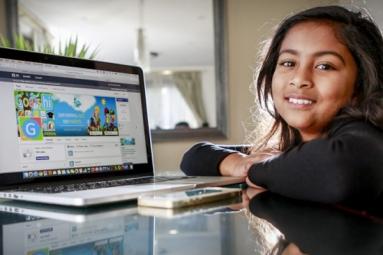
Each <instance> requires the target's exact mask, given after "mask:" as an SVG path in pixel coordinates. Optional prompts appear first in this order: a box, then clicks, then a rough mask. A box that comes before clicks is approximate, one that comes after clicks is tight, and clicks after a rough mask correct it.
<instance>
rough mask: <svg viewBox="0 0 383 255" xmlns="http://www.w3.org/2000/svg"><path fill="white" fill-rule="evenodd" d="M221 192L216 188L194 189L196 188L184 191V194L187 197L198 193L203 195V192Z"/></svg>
mask: <svg viewBox="0 0 383 255" xmlns="http://www.w3.org/2000/svg"><path fill="white" fill-rule="evenodd" d="M219 192H222V191H221V190H218V189H196V190H188V191H185V194H186V195H187V196H188V197H193V196H198V195H204V194H210V193H219Z"/></svg>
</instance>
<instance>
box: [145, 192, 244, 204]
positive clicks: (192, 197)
mask: <svg viewBox="0 0 383 255" xmlns="http://www.w3.org/2000/svg"><path fill="white" fill-rule="evenodd" d="M240 195H241V189H238V188H222V187H209V188H198V189H190V190H185V191H177V192H172V193H160V194H148V195H143V196H140V197H139V198H138V206H149V207H160V208H179V207H185V206H192V205H197V204H203V203H209V202H214V201H218V200H223V199H228V198H232V197H236V196H240Z"/></svg>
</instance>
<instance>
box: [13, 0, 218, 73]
mask: <svg viewBox="0 0 383 255" xmlns="http://www.w3.org/2000/svg"><path fill="white" fill-rule="evenodd" d="M19 3H20V4H21V5H22V6H23V8H24V9H26V10H27V11H28V12H30V13H31V14H32V15H33V16H34V17H35V18H36V20H38V21H39V23H41V24H43V25H44V26H45V27H46V28H47V29H48V30H49V32H50V33H51V34H52V35H53V43H54V44H56V45H58V42H59V41H60V40H61V41H66V40H68V38H69V37H72V38H74V37H76V36H78V39H79V42H80V43H86V44H89V45H90V46H91V49H95V48H96V47H97V49H98V54H97V59H101V60H105V61H111V62H117V63H124V64H134V60H133V52H134V49H135V47H136V42H137V29H138V28H139V27H143V28H144V31H145V41H146V45H147V49H148V50H149V51H150V52H156V53H158V56H157V57H151V60H150V63H151V67H152V68H154V69H156V68H158V69H167V68H187V67H200V66H212V65H213V64H214V45H213V39H214V38H213V17H212V16H213V15H212V13H213V7H212V6H213V4H212V0H192V1H190V0H142V1H140V0H108V1H105V0H65V1H62V0H19ZM140 4H141V6H142V9H140ZM140 10H142V12H141V11H140ZM140 13H142V16H141V21H140ZM140 23H141V24H140Z"/></svg>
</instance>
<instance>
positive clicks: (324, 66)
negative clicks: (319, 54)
mask: <svg viewBox="0 0 383 255" xmlns="http://www.w3.org/2000/svg"><path fill="white" fill-rule="evenodd" d="M316 68H318V69H319V70H335V68H334V67H332V66H331V65H329V64H319V65H317V66H316Z"/></svg>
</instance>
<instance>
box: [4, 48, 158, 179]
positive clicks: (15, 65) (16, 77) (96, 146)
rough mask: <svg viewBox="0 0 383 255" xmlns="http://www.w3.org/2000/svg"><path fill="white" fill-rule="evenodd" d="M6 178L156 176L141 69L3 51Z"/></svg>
mask: <svg viewBox="0 0 383 255" xmlns="http://www.w3.org/2000/svg"><path fill="white" fill-rule="evenodd" d="M0 109H1V116H2V121H1V132H0V141H1V143H0V180H2V181H1V183H2V184H5V183H7V184H10V183H16V182H20V181H30V180H42V179H44V180H48V179H47V178H60V179H62V178H67V177H76V176H77V177H78V175H82V176H86V175H87V176H95V175H97V176H105V175H107V176H110V175H121V174H139V173H152V172H153V171H152V161H151V148H150V138H149V130H148V125H147V115H146V107H145V94H144V85H143V74H142V71H141V69H140V68H138V67H133V66H124V65H118V64H111V63H104V62H98V61H90V60H79V59H73V58H65V57H58V56H51V55H45V54H37V53H30V52H23V51H16V50H9V49H0Z"/></svg>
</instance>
